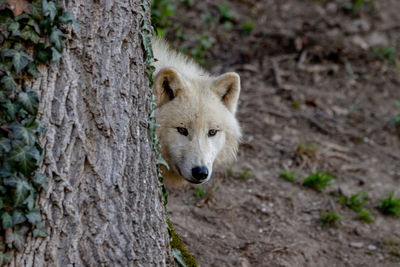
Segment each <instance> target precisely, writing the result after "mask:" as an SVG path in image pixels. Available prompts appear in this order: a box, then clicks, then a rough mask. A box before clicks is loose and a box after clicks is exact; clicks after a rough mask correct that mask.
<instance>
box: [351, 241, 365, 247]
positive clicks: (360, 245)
mask: <svg viewBox="0 0 400 267" xmlns="http://www.w3.org/2000/svg"><path fill="white" fill-rule="evenodd" d="M350 246H351V247H354V248H362V247H363V246H364V243H363V242H350Z"/></svg>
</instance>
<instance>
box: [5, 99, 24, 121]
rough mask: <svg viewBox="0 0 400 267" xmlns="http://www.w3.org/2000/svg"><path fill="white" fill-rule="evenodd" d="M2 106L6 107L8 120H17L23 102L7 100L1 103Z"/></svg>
mask: <svg viewBox="0 0 400 267" xmlns="http://www.w3.org/2000/svg"><path fill="white" fill-rule="evenodd" d="M1 106H2V107H4V108H5V111H6V112H5V113H4V115H5V118H6V120H11V121H13V120H15V118H16V116H17V113H18V112H19V110H20V109H21V104H20V103H18V102H17V103H13V102H11V101H10V100H7V101H6V102H5V103H3V104H2V105H1Z"/></svg>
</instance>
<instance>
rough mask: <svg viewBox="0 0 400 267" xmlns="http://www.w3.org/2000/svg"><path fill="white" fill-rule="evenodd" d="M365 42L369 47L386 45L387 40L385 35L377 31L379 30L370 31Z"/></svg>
mask: <svg viewBox="0 0 400 267" xmlns="http://www.w3.org/2000/svg"><path fill="white" fill-rule="evenodd" d="M366 42H367V43H368V45H369V46H370V47H377V46H387V45H388V44H389V41H388V39H387V37H386V35H384V34H382V33H379V32H373V33H371V34H370V35H369V36H368V37H367V39H366Z"/></svg>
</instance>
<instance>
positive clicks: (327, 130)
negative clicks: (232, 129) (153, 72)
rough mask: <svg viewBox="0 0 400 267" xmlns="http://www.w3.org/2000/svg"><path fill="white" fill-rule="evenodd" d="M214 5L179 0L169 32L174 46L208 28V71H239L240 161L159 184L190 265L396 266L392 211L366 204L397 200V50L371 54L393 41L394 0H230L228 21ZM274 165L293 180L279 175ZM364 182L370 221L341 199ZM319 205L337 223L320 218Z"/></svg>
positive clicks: (399, 23)
mask: <svg viewBox="0 0 400 267" xmlns="http://www.w3.org/2000/svg"><path fill="white" fill-rule="evenodd" d="M189 2H190V1H189ZM223 2H224V1H220V0H213V1H210V0H206V1H193V4H192V6H188V5H186V4H184V3H180V4H179V5H178V8H177V11H176V13H175V15H174V16H173V18H172V25H173V27H174V29H173V30H170V31H169V32H168V34H167V38H168V39H169V40H170V41H171V43H172V44H173V46H174V47H192V48H193V47H195V46H196V45H198V44H199V37H198V36H199V35H202V34H203V33H204V34H205V36H207V37H212V38H214V39H215V42H214V43H213V44H212V46H211V48H210V49H208V50H206V53H205V59H206V61H207V63H208V64H207V65H206V68H207V69H208V70H209V71H210V72H211V73H213V74H221V73H223V72H227V71H236V72H238V73H239V74H240V76H241V79H242V91H241V96H240V103H239V108H238V118H239V120H240V123H241V126H242V129H243V141H242V144H241V146H240V150H239V154H238V160H237V162H235V163H234V164H233V166H231V167H229V166H227V167H229V169H228V171H225V172H224V171H223V170H221V172H220V173H219V174H218V173H217V174H214V177H213V178H212V181H211V182H209V183H208V184H207V185H204V186H200V187H199V186H193V187H190V188H186V189H172V190H170V192H169V197H168V211H169V216H170V219H171V221H172V222H173V224H174V226H175V229H176V231H177V232H178V233H179V234H180V236H181V238H182V240H183V241H184V243H185V245H186V247H187V249H188V250H189V251H190V252H191V253H193V255H194V256H195V257H196V259H197V261H198V263H199V265H200V266H243V267H245V266H400V241H399V240H400V218H398V217H395V216H390V215H383V214H382V213H381V212H380V211H379V209H378V208H377V206H378V205H379V200H380V199H381V198H382V197H384V196H387V195H388V194H389V193H390V192H395V196H396V197H400V133H398V132H397V131H396V128H395V127H394V125H393V123H392V119H393V118H394V117H395V116H396V115H397V114H399V113H400V110H399V109H398V108H397V107H396V101H400V72H399V67H398V66H399V60H398V59H399V58H398V57H397V59H396V58H394V55H391V56H390V55H389V56H387V59H386V60H379V59H377V56H379V55H378V54H377V52H374V49H376V48H379V47H381V48H382V47H393V48H394V49H395V50H396V51H400V16H399V12H400V1H398V0H379V1H375V3H374V10H373V11H371V10H370V9H369V8H368V7H367V6H366V5H364V6H363V7H362V8H361V9H360V10H359V11H357V12H355V13H352V12H351V11H348V10H346V9H345V8H343V5H344V2H346V1H309V0H285V1H282V0H268V1H257V0H235V1H229V7H230V8H229V11H230V12H231V13H232V15H233V17H232V18H228V19H227V18H224V17H223V16H221V12H220V11H219V9H218V5H220V4H221V3H223ZM365 2H368V1H365ZM228 17H229V16H228ZM204 18H208V19H206V20H208V21H209V24H207V25H206V24H205V23H206V22H205V21H206V20H205V19H204ZM249 20H251V21H253V23H254V24H253V29H252V31H251V32H250V33H246V32H245V31H244V30H243V27H242V25H243V23H244V22H246V21H249ZM210 21H211V22H210ZM226 21H228V22H226ZM177 33H178V34H177ZM189 51H190V50H189ZM285 169H286V170H296V179H297V181H298V182H295V183H294V182H289V181H286V180H284V179H282V178H280V173H281V172H282V170H285ZM315 171H321V172H329V173H331V174H332V175H333V176H335V177H336V179H335V180H334V181H333V182H332V183H331V186H329V187H327V188H325V189H323V190H322V191H320V192H319V191H316V190H312V189H308V188H305V187H304V186H302V185H301V182H300V181H301V180H302V178H303V177H304V176H307V175H308V174H310V173H313V172H315ZM361 191H365V192H367V194H368V203H367V204H366V206H365V208H367V209H369V210H371V211H372V213H373V217H374V222H373V223H370V224H364V223H362V222H361V221H359V220H357V219H356V214H357V213H356V212H354V211H352V210H351V209H349V208H348V207H345V206H344V205H342V204H340V203H339V202H338V197H337V196H338V195H340V194H344V195H347V196H350V195H352V194H355V193H358V192H361ZM203 192H205V195H204V196H202V193H203ZM330 210H334V211H336V212H337V214H339V215H340V217H341V221H340V223H338V225H337V226H332V227H326V226H323V225H322V224H321V221H320V214H321V213H324V212H327V211H330Z"/></svg>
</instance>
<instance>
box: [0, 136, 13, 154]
mask: <svg viewBox="0 0 400 267" xmlns="http://www.w3.org/2000/svg"><path fill="white" fill-rule="evenodd" d="M10 150H11V141H10V139H8V138H5V137H2V138H1V139H0V153H1V154H3V153H4V152H5V153H8V152H10Z"/></svg>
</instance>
